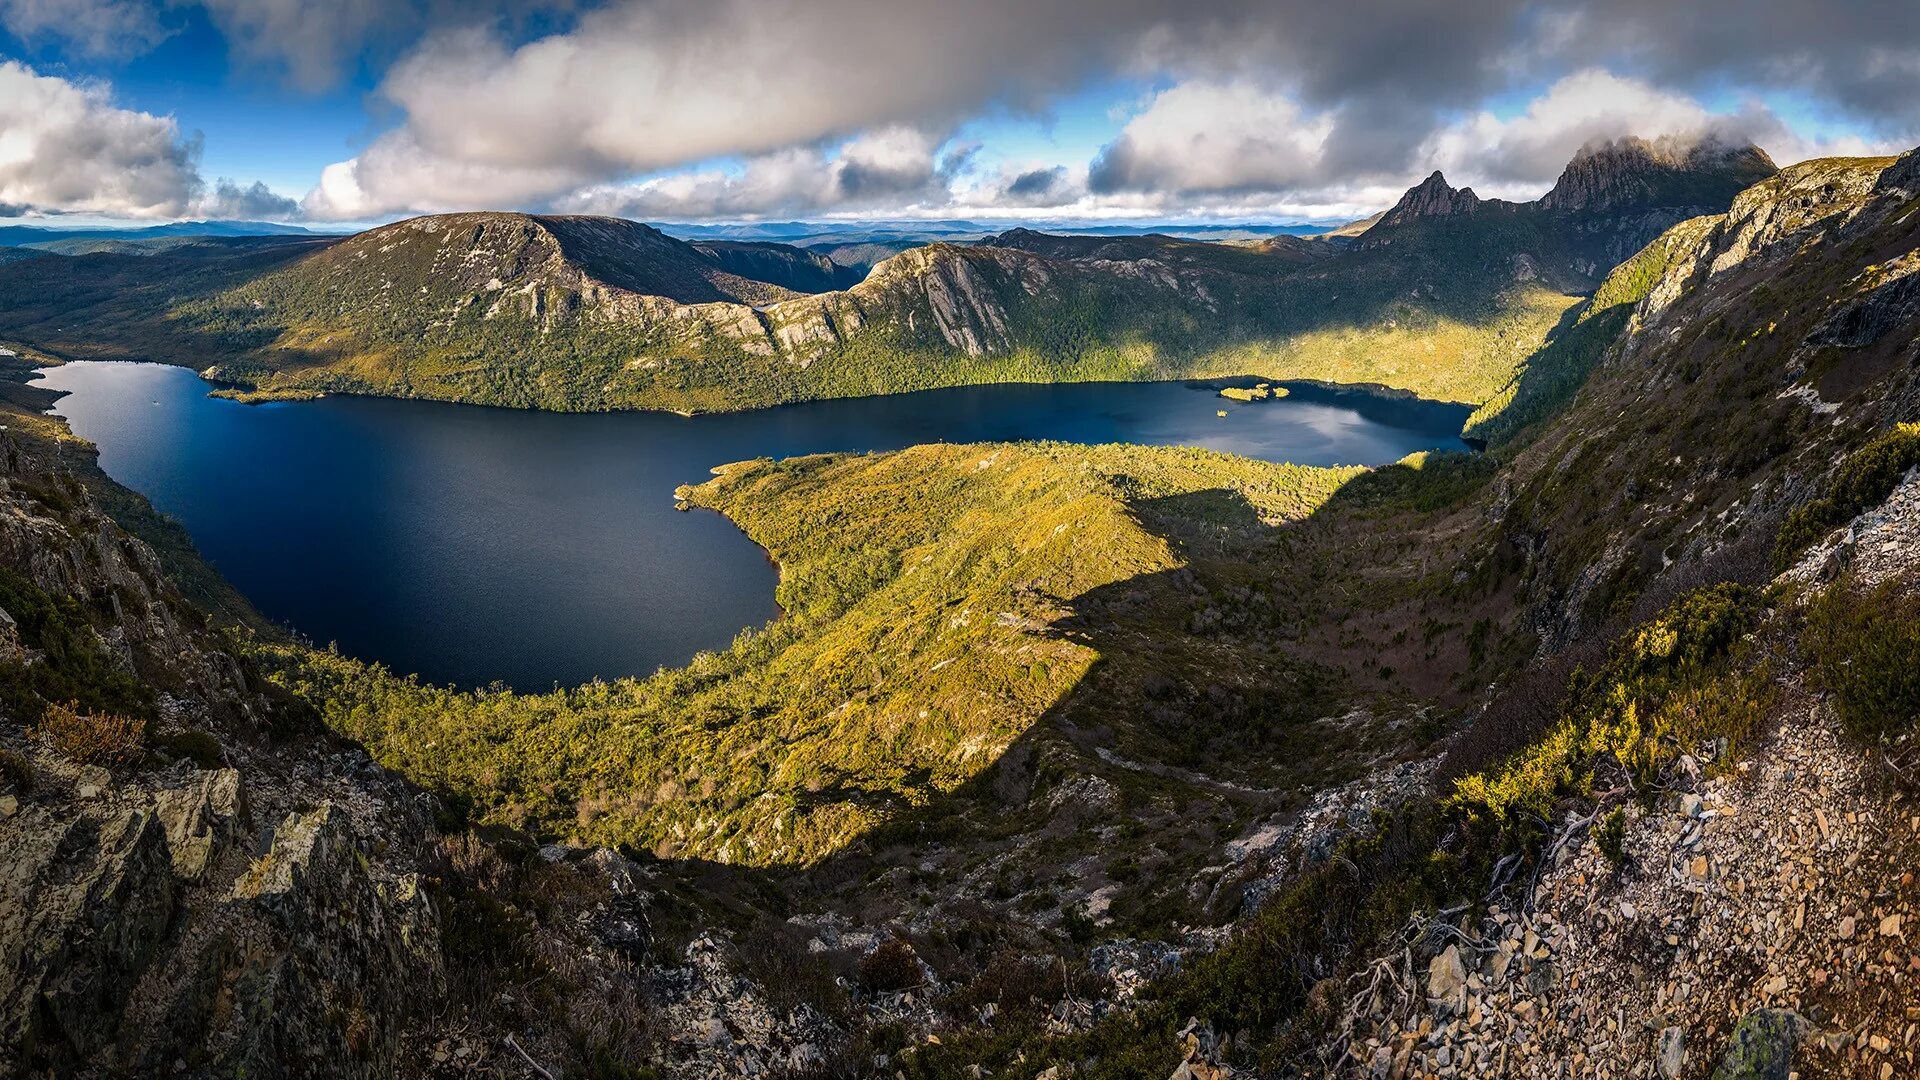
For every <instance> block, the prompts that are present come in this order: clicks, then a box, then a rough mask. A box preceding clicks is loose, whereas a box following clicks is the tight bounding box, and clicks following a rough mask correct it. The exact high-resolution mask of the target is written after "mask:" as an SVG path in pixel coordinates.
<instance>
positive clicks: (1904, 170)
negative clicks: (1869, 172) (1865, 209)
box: [1873, 149, 1920, 195]
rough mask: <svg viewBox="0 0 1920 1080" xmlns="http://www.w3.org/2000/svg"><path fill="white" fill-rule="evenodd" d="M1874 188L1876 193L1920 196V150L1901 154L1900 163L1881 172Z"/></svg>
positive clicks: (1897, 162)
mask: <svg viewBox="0 0 1920 1080" xmlns="http://www.w3.org/2000/svg"><path fill="white" fill-rule="evenodd" d="M1873 187H1874V190H1875V191H1893V190H1899V191H1903V192H1906V193H1907V194H1908V195H1915V194H1920V149H1916V150H1909V151H1907V152H1906V153H1904V154H1901V155H1900V159H1899V160H1898V161H1895V162H1894V163H1893V164H1891V165H1889V166H1887V167H1886V168H1885V169H1883V170H1881V173H1880V177H1879V179H1877V180H1875V181H1874V184H1873Z"/></svg>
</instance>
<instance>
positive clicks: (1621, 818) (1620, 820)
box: [1593, 806, 1627, 866]
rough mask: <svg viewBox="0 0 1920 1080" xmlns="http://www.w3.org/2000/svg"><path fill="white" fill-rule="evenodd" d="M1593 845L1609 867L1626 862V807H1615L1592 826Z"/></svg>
mask: <svg viewBox="0 0 1920 1080" xmlns="http://www.w3.org/2000/svg"><path fill="white" fill-rule="evenodd" d="M1593 843H1594V845H1595V846H1596V847H1598V848H1599V849H1600V854H1602V855H1604V856H1606V859H1607V862H1608V863H1609V864H1610V865H1613V866H1619V865H1620V864H1621V863H1623V862H1626V861H1627V810H1626V807H1623V806H1616V807H1614V808H1613V813H1611V814H1608V815H1607V816H1606V817H1604V818H1601V819H1600V824H1598V825H1596V826H1594V830H1593Z"/></svg>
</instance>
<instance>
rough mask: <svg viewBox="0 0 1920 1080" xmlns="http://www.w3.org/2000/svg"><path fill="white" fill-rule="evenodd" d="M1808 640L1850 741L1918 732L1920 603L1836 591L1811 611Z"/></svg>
mask: <svg viewBox="0 0 1920 1080" xmlns="http://www.w3.org/2000/svg"><path fill="white" fill-rule="evenodd" d="M1805 640H1806V645H1807V652H1808V654H1809V655H1810V657H1811V659H1812V661H1813V681H1814V684H1815V685H1816V686H1817V687H1819V688H1820V689H1821V690H1824V691H1826V692H1827V693H1829V694H1831V695H1832V701H1833V711H1834V713H1835V715H1837V716H1838V717H1839V719H1840V725H1841V727H1842V728H1844V729H1845V730H1846V731H1847V733H1848V734H1850V735H1852V736H1854V737H1855V738H1858V739H1863V740H1866V741H1869V742H1879V741H1882V740H1885V739H1890V738H1894V737H1897V736H1900V735H1903V734H1906V733H1909V732H1912V731H1914V730H1916V728H1917V727H1920V597H1916V596H1914V595H1912V594H1909V593H1903V592H1900V591H1898V590H1896V589H1895V588H1894V587H1893V586H1892V585H1891V584H1888V585H1882V586H1881V587H1879V588H1877V589H1874V590H1872V591H1869V592H1865V593H1861V592H1856V591H1854V590H1853V589H1850V588H1848V587H1846V586H1844V585H1836V586H1834V587H1832V588H1830V589H1828V590H1827V591H1826V592H1825V593H1824V594H1822V595H1821V596H1820V597H1818V598H1817V599H1815V600H1814V602H1813V604H1812V606H1811V607H1810V609H1809V610H1808V616H1807V635H1806V639H1805Z"/></svg>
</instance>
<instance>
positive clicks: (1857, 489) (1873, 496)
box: [1773, 423, 1920, 569]
mask: <svg viewBox="0 0 1920 1080" xmlns="http://www.w3.org/2000/svg"><path fill="white" fill-rule="evenodd" d="M1916 465H1920V423H1913V424H1900V425H1898V426H1897V427H1895V428H1894V429H1893V430H1892V431H1889V432H1887V433H1886V434H1885V435H1882V436H1880V437H1879V438H1877V439H1875V440H1873V441H1872V442H1870V443H1868V444H1867V445H1865V446H1863V447H1861V448H1860V449H1858V450H1855V451H1854V452H1853V453H1851V454H1848V455H1847V457H1846V460H1844V461H1842V462H1841V463H1840V468H1839V469H1837V470H1835V472H1834V474H1833V478H1832V479H1830V480H1829V481H1827V486H1826V490H1825V491H1824V492H1822V493H1821V495H1820V497H1819V498H1817V499H1814V500H1813V501H1811V502H1809V503H1807V504H1806V505H1804V506H1800V507H1797V508H1795V509H1794V510H1793V512H1792V513H1790V514H1788V515H1787V518H1786V520H1785V521H1784V522H1782V523H1781V525H1780V538H1779V540H1778V541H1777V542H1776V543H1775V545H1774V556H1773V558H1774V564H1775V565H1776V566H1777V567H1779V568H1782V569H1784V568H1786V567H1787V566H1790V565H1792V564H1793V561H1794V560H1795V559H1798V558H1799V557H1800V555H1801V553H1803V552H1805V551H1806V550H1807V549H1808V548H1810V547H1812V546H1813V545H1814V543H1815V542H1817V541H1818V540H1819V539H1820V538H1821V537H1823V536H1825V535H1827V533H1829V532H1831V531H1832V530H1834V529H1836V528H1838V527H1840V526H1841V525H1844V524H1846V523H1847V522H1849V521H1852V520H1853V519H1854V518H1855V517H1856V516H1858V515H1859V514H1861V513H1863V512H1865V511H1867V510H1871V509H1873V508H1874V507H1876V506H1879V505H1880V504H1881V503H1883V502H1886V501H1887V496H1889V495H1891V494H1893V489H1894V488H1896V487H1898V486H1900V478H1901V477H1903V476H1905V475H1906V474H1907V470H1908V469H1911V468H1913V467H1914V466H1916Z"/></svg>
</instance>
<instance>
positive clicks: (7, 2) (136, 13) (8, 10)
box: [0, 0, 167, 56]
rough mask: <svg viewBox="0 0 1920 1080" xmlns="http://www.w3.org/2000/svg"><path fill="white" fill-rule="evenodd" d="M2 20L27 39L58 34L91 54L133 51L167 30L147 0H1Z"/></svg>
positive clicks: (149, 44) (158, 38)
mask: <svg viewBox="0 0 1920 1080" xmlns="http://www.w3.org/2000/svg"><path fill="white" fill-rule="evenodd" d="M0 26H4V27H6V29H7V32H8V33H10V34H12V35H13V36H14V37H16V38H19V39H20V40H21V41H23V42H27V43H29V44H34V43H38V42H41V41H45V40H47V39H50V38H51V39H58V40H61V41H64V42H67V43H69V44H70V45H72V46H73V47H74V48H76V49H78V50H79V51H81V52H83V53H85V54H87V55H89V56H131V55H134V54H137V53H141V52H145V51H146V50H148V49H150V48H152V47H153V46H155V45H157V44H159V43H160V42H161V41H162V40H163V39H165V38H166V36H167V32H166V30H165V29H163V28H162V27H161V25H160V18H159V15H158V13H157V12H155V11H154V9H153V6H152V5H151V4H149V3H147V2H146V0H0Z"/></svg>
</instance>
